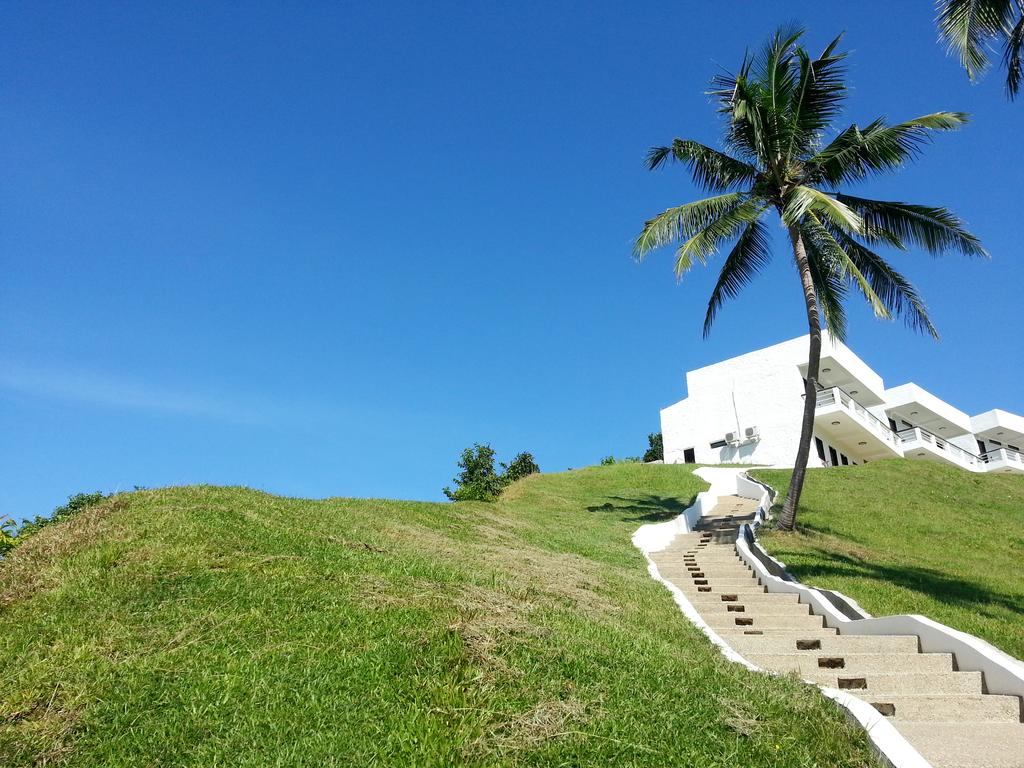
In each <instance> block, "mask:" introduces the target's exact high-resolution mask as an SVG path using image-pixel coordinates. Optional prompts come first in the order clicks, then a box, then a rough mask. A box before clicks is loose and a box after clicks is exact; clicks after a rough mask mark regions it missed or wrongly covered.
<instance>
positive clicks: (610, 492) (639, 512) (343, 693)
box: [0, 465, 873, 766]
mask: <svg viewBox="0 0 1024 768" xmlns="http://www.w3.org/2000/svg"><path fill="white" fill-rule="evenodd" d="M701 489H702V485H701V484H700V481H699V480H697V479H696V478H695V477H693V476H692V475H691V474H690V471H689V469H688V468H685V467H671V466H670V467H665V466H640V465H619V466H613V467H602V468H592V469H586V470H580V471H575V472H569V473H563V474H557V475H543V476H541V475H536V476H532V477H529V478H527V479H526V480H524V481H521V482H520V483H518V484H516V485H514V486H513V487H511V488H510V489H509V491H508V492H507V493H506V496H505V497H504V498H503V499H502V500H501V501H500V502H498V503H496V504H494V505H486V504H472V503H467V504H457V505H450V504H429V503H417V502H395V501H376V500H351V499H330V500H324V501H305V500H298V499H285V498H278V497H274V496H269V495H267V494H263V493H259V492H255V491H251V490H246V489H241V488H218V487H187V488H172V489H164V490H155V491H145V492H137V493H132V494H125V495H121V496H119V497H116V498H115V499H114V500H113V501H112V502H109V503H107V504H106V505H105V506H103V507H101V508H98V509H95V510H93V511H90V512H88V513H85V514H84V515H82V516H81V517H80V518H77V519H76V520H74V521H72V522H71V523H65V524H61V525H56V526H53V527H51V528H49V529H47V530H45V531H44V532H42V533H41V534H39V535H38V536H37V537H36V538H35V539H33V540H30V541H29V542H26V544H24V545H23V546H21V547H19V548H18V549H17V550H16V551H15V554H14V555H13V556H12V557H11V558H10V559H9V561H7V562H5V563H3V564H0V669H3V675H2V676H0V764H3V765H31V764H60V765H75V766H96V765H190V766H210V765H232V766H239V765H242V766H266V765H309V766H335V765H337V766H341V765H345V766H349V765H420V766H427V765H436V766H442V765H444V766H447V765H453V764H465V765H616V766H619V765H636V766H640V765H701V766H735V765H760V766H769V765H771V766H812V765H813V766H862V765H869V764H873V763H872V759H871V758H870V757H869V754H868V751H867V748H866V741H865V739H864V737H863V735H862V734H861V733H860V732H859V731H858V730H856V729H855V728H853V727H852V726H850V725H848V724H847V723H846V722H845V720H844V718H843V717H842V715H841V714H840V713H839V711H838V710H837V709H836V708H834V706H832V705H831V704H830V703H828V702H826V701H825V700H824V699H823V698H822V697H821V696H819V695H818V694H817V693H816V692H815V691H814V690H812V689H810V688H808V687H806V686H803V685H800V684H798V683H797V682H795V681H792V680H787V679H781V678H771V677H768V676H764V675H757V674H751V673H749V672H747V671H745V670H744V669H742V668H741V667H739V666H736V665H733V664H729V663H727V662H726V661H724V660H723V659H722V658H721V656H720V655H719V653H718V652H717V651H716V650H715V649H714V648H713V647H712V646H711V645H710V644H709V643H708V642H707V641H706V640H705V638H704V637H703V636H702V635H701V634H700V633H699V632H697V631H696V630H695V629H694V628H693V627H692V626H690V625H689V624H688V623H687V622H686V621H685V620H684V619H683V618H682V616H681V615H680V614H679V612H678V610H677V609H676V607H675V605H674V604H673V602H672V600H671V598H670V596H669V594H668V593H667V592H666V591H665V590H664V589H663V588H662V587H661V586H660V585H658V584H657V583H655V582H654V581H653V580H651V579H650V578H649V576H648V575H647V572H646V568H645V565H644V562H643V560H642V558H641V556H640V555H639V553H638V552H636V551H635V550H634V549H633V548H632V546H631V545H630V535H631V534H632V532H633V531H634V530H635V529H636V527H637V526H639V525H641V524H642V523H644V522H647V521H652V520H662V519H667V518H668V517H671V516H674V515H675V514H678V512H679V511H681V510H682V509H684V508H685V507H686V506H687V505H688V504H689V503H690V500H691V499H692V497H693V496H694V494H696V493H697V492H698V491H699V490H701Z"/></svg>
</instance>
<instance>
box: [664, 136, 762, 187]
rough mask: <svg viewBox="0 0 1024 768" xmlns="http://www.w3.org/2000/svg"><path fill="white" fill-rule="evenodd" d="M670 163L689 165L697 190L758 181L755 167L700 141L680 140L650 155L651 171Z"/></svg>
mask: <svg viewBox="0 0 1024 768" xmlns="http://www.w3.org/2000/svg"><path fill="white" fill-rule="evenodd" d="M670 160H674V161H676V162H680V163H683V164H684V165H686V166H687V167H688V168H689V169H690V174H691V175H692V176H693V180H694V182H695V183H696V184H697V186H699V187H702V188H704V189H706V190H708V191H709V192H721V191H724V190H727V189H731V188H733V187H736V186H738V185H741V184H748V183H752V182H753V181H754V179H755V178H756V177H757V168H755V167H754V166H752V165H750V164H749V163H745V162H743V161H742V160H737V159H736V158H734V157H730V156H729V155H727V154H725V153H724V152H719V151H718V150H716V149H712V148H711V147H708V146H705V145H704V144H701V143H700V142H697V141H689V140H687V139H676V140H675V141H673V142H672V146H670V147H653V148H652V149H651V150H650V152H648V153H647V167H648V168H649V169H650V170H652V171H653V170H655V169H656V168H659V167H660V166H662V165H663V164H664V163H666V162H668V161H670Z"/></svg>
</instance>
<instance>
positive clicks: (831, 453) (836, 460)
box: [828, 445, 839, 467]
mask: <svg viewBox="0 0 1024 768" xmlns="http://www.w3.org/2000/svg"><path fill="white" fill-rule="evenodd" d="M828 455H829V458H831V459H832V464H831V465H830V466H833V467H838V466H839V456H838V454H837V453H836V449H835V448H833V447H832V446H831V445H830V446H829V447H828Z"/></svg>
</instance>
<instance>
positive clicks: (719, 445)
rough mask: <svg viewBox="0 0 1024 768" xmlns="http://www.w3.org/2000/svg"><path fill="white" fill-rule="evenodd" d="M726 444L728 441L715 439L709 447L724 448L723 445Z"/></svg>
mask: <svg viewBox="0 0 1024 768" xmlns="http://www.w3.org/2000/svg"><path fill="white" fill-rule="evenodd" d="M727 445H728V443H727V442H725V440H715V442H713V443H712V444H711V447H712V448H725V446H727Z"/></svg>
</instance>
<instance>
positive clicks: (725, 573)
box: [658, 563, 754, 579]
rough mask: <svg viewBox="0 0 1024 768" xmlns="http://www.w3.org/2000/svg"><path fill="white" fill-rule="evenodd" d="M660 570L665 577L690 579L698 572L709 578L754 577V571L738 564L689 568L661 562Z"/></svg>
mask: <svg viewBox="0 0 1024 768" xmlns="http://www.w3.org/2000/svg"><path fill="white" fill-rule="evenodd" d="M658 570H659V571H661V575H662V576H664V577H665V578H667V579H668V578H681V579H688V578H692V577H693V576H694V575H696V574H703V577H706V578H709V579H752V578H754V572H753V571H751V570H748V569H747V568H739V567H736V566H731V565H729V566H725V567H714V568H706V567H704V566H700V565H698V566H697V567H696V568H687V567H685V566H682V565H676V564H675V563H665V564H663V565H662V564H659V565H658Z"/></svg>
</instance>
